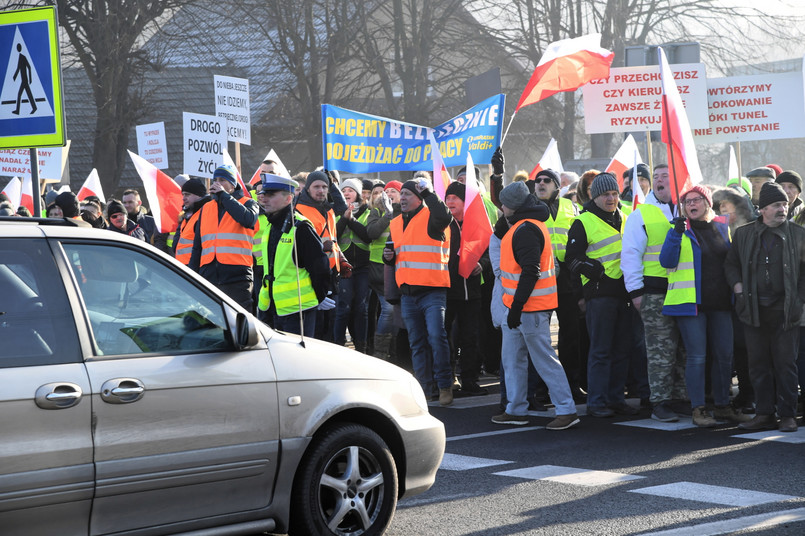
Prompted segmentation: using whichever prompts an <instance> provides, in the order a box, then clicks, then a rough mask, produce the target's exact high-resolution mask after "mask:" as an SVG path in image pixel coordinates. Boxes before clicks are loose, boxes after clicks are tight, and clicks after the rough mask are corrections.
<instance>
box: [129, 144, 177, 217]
mask: <svg viewBox="0 0 805 536" xmlns="http://www.w3.org/2000/svg"><path fill="white" fill-rule="evenodd" d="M128 153H129V157H130V158H131V161H132V162H134V167H135V168H136V169H137V174H138V175H140V179H142V181H143V186H144V187H145V197H146V198H147V199H148V205H149V206H150V207H151V214H152V215H153V216H154V221H155V222H156V226H157V229H159V232H160V233H170V232H173V231H175V230H176V227H177V226H178V221H177V220H178V218H179V213H180V212H181V211H182V189H181V188H180V187H179V185H178V184H176V182H175V181H174V180H173V179H172V178H170V177H169V176H167V175H166V174H165V173H164V172H163V171H161V170H159V169H157V168H156V166H154V164H152V163H151V162H149V161H148V160H146V159H145V158H143V157H141V156H140V155H137V154H134V153H132V152H131V151H129V152H128Z"/></svg>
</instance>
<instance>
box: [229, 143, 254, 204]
mask: <svg viewBox="0 0 805 536" xmlns="http://www.w3.org/2000/svg"><path fill="white" fill-rule="evenodd" d="M224 164H228V165H230V166H232V167H233V168H235V171H237V173H238V176H237V179H238V185H240V188H241V189H242V190H243V193H244V195H248V194H249V189H248V188H246V184H245V183H244V182H243V177H241V176H240V170H239V169H238V166H236V165H235V161H234V160H232V157H231V156H229V151H227V150H226V149H224Z"/></svg>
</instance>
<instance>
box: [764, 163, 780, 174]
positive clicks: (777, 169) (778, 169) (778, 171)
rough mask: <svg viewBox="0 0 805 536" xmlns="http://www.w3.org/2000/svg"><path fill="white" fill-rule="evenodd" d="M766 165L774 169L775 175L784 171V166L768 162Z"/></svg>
mask: <svg viewBox="0 0 805 536" xmlns="http://www.w3.org/2000/svg"><path fill="white" fill-rule="evenodd" d="M766 167H767V168H769V169H771V170H773V171H774V176H775V177H779V176H780V173H782V172H783V168H781V167H780V166H778V165H777V164H766Z"/></svg>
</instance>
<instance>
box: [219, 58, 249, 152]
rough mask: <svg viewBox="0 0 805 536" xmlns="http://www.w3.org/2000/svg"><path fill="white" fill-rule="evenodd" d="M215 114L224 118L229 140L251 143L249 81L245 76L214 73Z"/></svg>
mask: <svg viewBox="0 0 805 536" xmlns="http://www.w3.org/2000/svg"><path fill="white" fill-rule="evenodd" d="M213 78H214V81H215V115H216V116H217V117H219V118H221V119H223V120H224V124H225V125H226V136H227V139H228V140H229V141H234V142H237V143H243V144H245V145H251V143H252V127H251V114H250V112H249V81H248V80H247V79H245V78H233V77H231V76H220V75H217V74H216V75H215V76H214V77H213Z"/></svg>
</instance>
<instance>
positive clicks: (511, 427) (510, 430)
mask: <svg viewBox="0 0 805 536" xmlns="http://www.w3.org/2000/svg"><path fill="white" fill-rule="evenodd" d="M507 426H509V427H508V428H506V429H505V430H493V431H491V432H479V433H477V434H467V435H460V436H453V437H448V438H447V439H446V441H448V442H449V441H461V440H463V439H478V438H479V437H491V436H496V435H504V434H515V433H517V432H531V431H533V430H542V429H544V428H545V427H544V426H514V425H507Z"/></svg>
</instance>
